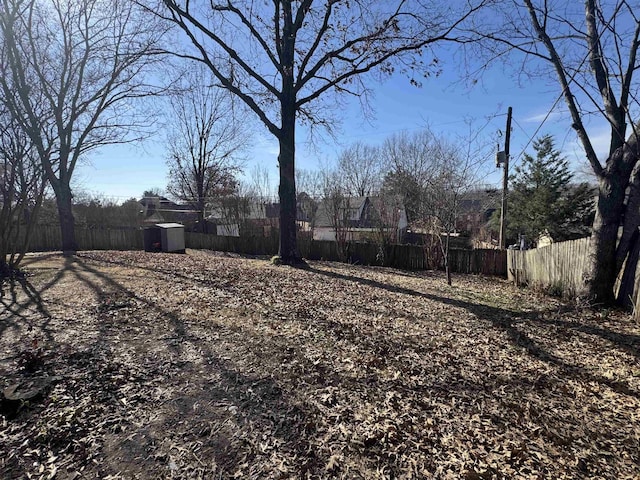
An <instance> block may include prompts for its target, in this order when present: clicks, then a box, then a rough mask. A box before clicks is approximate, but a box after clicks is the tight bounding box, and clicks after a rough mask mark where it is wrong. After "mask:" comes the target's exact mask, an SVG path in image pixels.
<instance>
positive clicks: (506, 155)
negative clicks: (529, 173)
mask: <svg viewBox="0 0 640 480" xmlns="http://www.w3.org/2000/svg"><path fill="white" fill-rule="evenodd" d="M511 113H512V109H511V107H509V110H507V132H506V135H505V140H504V161H503V162H502V163H503V168H504V170H503V172H502V208H501V211H500V248H501V249H503V248H506V245H505V244H506V242H507V238H506V227H507V193H508V191H509V185H508V181H509V142H510V141H511Z"/></svg>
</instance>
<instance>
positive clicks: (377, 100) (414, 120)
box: [74, 63, 608, 201]
mask: <svg viewBox="0 0 640 480" xmlns="http://www.w3.org/2000/svg"><path fill="white" fill-rule="evenodd" d="M457 73H458V72H457V69H456V68H455V66H453V65H447V64H446V63H445V65H444V73H443V75H441V76H439V77H432V78H429V79H425V81H424V82H423V86H422V88H416V87H413V86H411V85H410V84H409V81H408V80H407V78H406V77H404V76H401V75H399V74H398V75H396V76H393V77H391V78H389V79H387V80H386V81H385V82H383V83H377V82H375V81H373V80H372V81H371V83H370V86H371V88H372V90H373V91H374V93H375V95H374V97H373V99H372V101H371V106H372V108H373V110H374V112H375V118H374V119H372V120H369V121H367V120H365V119H364V116H363V114H362V111H361V109H360V105H359V102H357V101H355V100H349V99H346V100H345V102H346V104H345V108H344V110H343V114H342V115H341V118H340V120H341V126H340V128H339V131H338V134H337V138H336V139H335V140H334V139H332V138H330V137H329V136H327V135H325V136H322V137H321V138H320V139H319V141H316V143H315V147H310V146H309V145H308V144H307V143H308V142H307V137H308V135H307V132H306V130H305V129H304V128H299V129H298V138H299V141H298V145H297V147H296V148H297V165H298V167H299V168H304V169H316V168H318V167H319V166H320V163H321V162H327V161H328V162H331V161H334V160H335V159H336V157H337V156H338V154H339V152H340V151H341V150H342V149H343V148H344V147H346V146H348V145H349V144H350V143H353V142H356V141H362V142H366V143H371V144H379V143H381V142H382V141H384V139H385V138H386V137H387V136H389V135H391V134H392V133H395V132H400V131H402V130H409V131H413V130H417V129H421V128H424V127H426V126H427V125H429V126H430V127H431V129H432V130H433V131H435V132H440V133H443V134H444V135H448V136H455V135H456V134H463V133H464V132H467V131H468V126H467V125H466V123H465V119H468V118H472V119H475V122H474V124H475V125H478V126H480V125H483V124H485V123H486V119H487V118H491V117H493V118H492V119H491V120H490V121H489V123H488V124H487V125H486V126H485V127H484V128H483V130H482V132H481V135H482V136H484V137H486V139H487V141H490V140H491V139H494V138H496V132H497V131H498V130H502V131H503V132H504V130H505V123H506V111H507V108H508V107H509V106H511V107H513V118H514V122H513V124H512V137H511V154H512V164H513V163H517V162H518V161H519V158H520V157H521V153H522V151H523V149H524V148H525V147H526V145H527V144H528V143H529V142H530V140H531V138H532V136H533V135H534V133H535V132H536V130H537V129H538V128H539V127H540V125H541V122H542V121H543V119H544V117H545V116H546V115H547V114H548V113H549V111H550V109H551V107H552V106H553V104H554V102H555V101H556V100H557V98H558V94H559V88H558V87H557V86H556V84H555V82H554V81H553V80H555V79H551V78H550V79H547V80H546V81H541V80H537V81H533V80H532V81H531V83H529V84H526V85H522V86H519V85H518V84H517V82H516V80H515V79H513V78H511V77H510V76H509V75H508V74H505V72H504V71H503V68H502V67H500V66H496V67H495V68H493V69H492V70H490V71H488V72H487V74H486V75H485V76H484V77H483V79H482V82H481V83H479V84H477V85H475V86H474V87H473V88H471V89H469V88H467V87H466V86H464V85H463V84H461V83H460V82H457ZM563 107H564V103H563V102H562V101H560V102H559V103H558V107H557V108H556V110H555V111H554V112H553V113H552V114H551V115H549V117H548V118H547V120H546V122H545V123H544V125H543V126H542V128H540V130H539V132H538V135H541V134H546V133H550V134H553V135H555V136H556V141H557V146H558V147H559V148H561V149H562V151H563V152H564V153H565V155H567V156H568V157H569V158H571V159H572V161H573V162H574V165H575V167H576V168H578V167H579V165H580V164H581V163H582V160H581V159H582V157H583V154H582V150H581V148H580V146H579V144H578V143H577V141H576V137H575V134H574V133H573V131H572V130H571V128H570V124H571V122H570V120H569V119H568V118H567V114H566V112H564V109H563ZM255 125H256V126H255V132H254V136H253V138H252V142H251V143H252V145H253V148H252V149H251V150H250V151H249V152H248V155H247V157H248V159H249V160H248V161H247V164H246V169H245V172H247V173H248V172H249V171H250V170H251V168H252V167H253V165H255V164H260V165H263V166H264V167H266V168H267V169H268V171H269V173H270V176H271V183H272V185H273V186H274V187H275V186H277V153H278V144H277V141H276V139H275V137H273V136H271V135H270V134H269V133H268V132H267V131H266V129H264V128H263V127H261V125H259V124H258V123H257V122H256V124H255ZM590 133H591V134H592V137H593V139H594V145H595V147H596V151H597V152H598V153H604V151H605V150H606V143H607V141H608V137H607V130H606V125H602V124H598V123H595V124H594V125H592V127H591V132H590ZM503 138H504V137H503ZM527 150H528V151H531V146H530V145H529V147H528V148H527ZM492 162H493V159H489V160H488V163H489V165H488V167H487V168H488V171H491V172H493V173H492V174H491V175H489V176H488V177H487V178H486V183H489V184H494V185H496V186H497V185H499V184H500V181H501V180H500V178H501V171H500V170H496V169H495V165H494V166H491V164H492ZM74 184H75V188H76V190H83V191H86V192H87V193H90V194H101V195H104V196H106V197H109V198H112V199H115V200H118V201H123V200H125V199H127V198H130V197H138V198H139V197H140V196H141V194H142V192H143V191H144V190H146V189H150V188H153V187H156V188H161V189H164V188H165V186H166V184H167V167H166V164H165V150H164V145H163V132H159V133H158V135H156V136H154V137H152V138H150V139H149V140H147V141H146V142H144V143H142V144H126V145H118V146H113V147H105V148H103V149H102V150H100V151H96V152H93V153H92V155H91V158H90V162H88V163H86V164H84V165H82V166H80V167H79V168H78V170H77V172H76V176H75V182H74Z"/></svg>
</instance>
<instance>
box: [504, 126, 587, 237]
mask: <svg viewBox="0 0 640 480" xmlns="http://www.w3.org/2000/svg"><path fill="white" fill-rule="evenodd" d="M533 149H534V150H535V152H536V155H535V157H533V156H531V155H529V154H525V155H524V158H523V162H522V164H521V165H518V166H517V167H516V168H515V171H514V174H513V175H512V176H511V177H510V179H509V180H510V185H511V187H510V192H509V208H508V209H507V222H508V223H507V237H508V238H510V239H517V238H518V235H519V234H522V235H525V237H526V239H527V241H528V242H533V243H535V242H536V241H537V239H538V237H539V236H540V234H543V233H548V234H549V235H550V236H551V238H553V240H554V241H563V240H571V239H575V238H580V237H584V236H587V235H589V233H590V228H591V223H592V222H593V213H594V197H595V193H594V189H593V188H592V187H591V186H589V184H587V183H579V184H577V183H574V182H573V173H572V172H571V170H570V169H569V162H568V160H567V159H566V158H564V157H562V156H561V155H560V152H559V151H558V150H557V149H556V148H555V142H554V140H553V137H551V136H550V135H545V136H543V137H541V138H538V139H537V140H536V141H534V143H533ZM498 215H499V212H498Z"/></svg>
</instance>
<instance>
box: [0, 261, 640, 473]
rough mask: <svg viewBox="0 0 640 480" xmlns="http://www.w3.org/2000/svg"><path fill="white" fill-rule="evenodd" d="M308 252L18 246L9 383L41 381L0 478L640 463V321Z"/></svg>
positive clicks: (4, 374)
mask: <svg viewBox="0 0 640 480" xmlns="http://www.w3.org/2000/svg"><path fill="white" fill-rule="evenodd" d="M310 265H311V268H310V269H308V270H299V269H292V268H289V267H277V266H273V265H271V264H270V263H268V262H267V261H265V260H260V259H246V258H231V257H228V256H224V255H222V254H215V253H212V252H202V251H189V252H188V254H187V255H170V254H147V253H141V252H87V253H81V254H79V255H78V256H76V257H72V258H63V257H61V256H58V255H37V256H32V257H29V258H28V259H27V261H26V265H25V266H26V269H27V271H28V272H29V276H28V277H27V281H26V282H22V283H20V282H15V283H13V284H7V283H6V284H5V285H4V286H3V290H2V291H3V296H2V298H1V300H0V301H1V304H0V376H1V380H2V384H1V385H0V387H2V389H3V391H4V392H5V393H7V392H9V391H10V389H11V388H12V386H14V387H15V385H17V384H20V382H22V384H24V383H25V381H26V380H29V379H34V378H37V379H40V380H41V379H42V378H45V380H46V379H48V380H49V382H48V383H49V385H48V387H46V388H43V390H42V393H41V395H39V396H37V397H35V398H34V399H32V400H29V401H26V402H22V403H16V402H15V401H13V402H11V401H8V400H6V399H5V400H3V402H2V416H0V478H3V479H4V478H7V479H13V478H56V479H85V478H105V479H116V478H118V479H129V478H141V479H157V478H176V479H177V478H180V479H183V478H184V479H186V478H203V479H215V478H243V479H244V478H260V479H275V478H296V479H297V478H300V479H305V478H349V479H352V478H363V479H378V478H379V479H382V478H451V479H458V478H464V479H484V478H487V479H489V478H505V479H512V478H514V479H515V478H536V479H538V478H541V479H560V478H572V479H573V478H610V479H623V478H640V398H639V396H640V362H639V358H640V351H639V350H640V328H639V325H638V323H637V322H635V321H633V320H630V319H629V318H628V317H627V316H625V315H623V314H622V313H618V312H599V313H594V312H590V311H587V310H576V309H572V308H569V307H565V306H563V305H562V304H560V303H558V302H557V301H555V300H553V299H549V298H545V297H541V296H538V295H535V294H533V293H531V292H529V291H527V290H521V289H517V288H515V287H513V286H511V285H509V284H508V283H507V282H506V281H503V280H499V279H491V278H486V277H474V276H458V277H456V276H454V287H447V286H446V283H445V282H444V279H443V277H442V275H441V274H439V273H432V272H421V273H407V272H401V271H398V270H389V269H382V268H371V267H358V266H349V265H343V264H336V263H325V262H311V264H310ZM52 378H53V380H52ZM46 384H47V382H45V385H46Z"/></svg>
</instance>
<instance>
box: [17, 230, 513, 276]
mask: <svg viewBox="0 0 640 480" xmlns="http://www.w3.org/2000/svg"><path fill="white" fill-rule="evenodd" d="M76 240H77V243H78V249H79V250H141V249H142V248H143V232H142V230H139V229H136V228H109V229H106V228H105V229H85V228H76ZM61 245H62V241H61V237H60V228H59V227H57V226H39V227H37V228H35V229H34V232H33V236H32V238H31V242H30V248H29V250H30V251H32V252H42V251H51V250H59V249H60V247H61ZM185 246H186V247H187V248H194V249H207V250H217V251H222V252H234V253H239V254H246V255H275V254H276V253H277V252H278V238H277V237H224V236H219V235H208V234H203V233H192V232H185ZM298 248H299V250H300V254H301V255H302V256H303V257H304V258H308V259H310V260H321V259H322V260H329V261H339V260H340V258H339V255H338V248H337V244H336V242H331V241H319V240H314V241H311V240H307V239H300V240H299V241H298ZM347 255H348V258H347V260H348V261H350V262H353V263H357V264H360V265H384V266H387V267H394V268H400V269H404V270H429V269H442V268H444V262H443V258H442V253H441V252H440V250H439V249H437V248H431V249H429V248H426V249H425V248H424V247H422V246H420V245H387V246H385V247H382V248H381V247H380V246H379V245H376V244H373V243H357V242H350V243H349V244H348V246H347ZM449 264H450V266H451V271H452V272H455V273H471V274H484V275H497V276H502V277H506V276H507V255H506V252H505V251H501V250H463V249H451V250H450V251H449Z"/></svg>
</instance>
